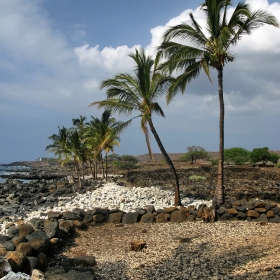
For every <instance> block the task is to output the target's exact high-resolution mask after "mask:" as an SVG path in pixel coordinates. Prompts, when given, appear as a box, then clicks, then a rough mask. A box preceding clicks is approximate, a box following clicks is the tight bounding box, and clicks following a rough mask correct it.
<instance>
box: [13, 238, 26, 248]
mask: <svg viewBox="0 0 280 280" xmlns="http://www.w3.org/2000/svg"><path fill="white" fill-rule="evenodd" d="M12 242H13V244H14V245H15V246H17V245H18V244H20V243H22V242H26V236H24V235H20V236H16V237H14V238H13V239H12Z"/></svg>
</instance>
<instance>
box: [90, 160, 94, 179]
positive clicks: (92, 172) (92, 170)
mask: <svg viewBox="0 0 280 280" xmlns="http://www.w3.org/2000/svg"><path fill="white" fill-rule="evenodd" d="M89 167H90V170H91V175H92V179H95V167H94V166H93V168H92V164H91V160H90V161H89Z"/></svg>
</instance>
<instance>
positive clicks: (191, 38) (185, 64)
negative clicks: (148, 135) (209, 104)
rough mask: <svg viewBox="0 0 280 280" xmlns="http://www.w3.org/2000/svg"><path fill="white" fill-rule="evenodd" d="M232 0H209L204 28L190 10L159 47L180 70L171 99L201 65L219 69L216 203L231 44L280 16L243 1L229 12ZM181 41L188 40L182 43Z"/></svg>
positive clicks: (171, 65) (206, 69)
mask: <svg viewBox="0 0 280 280" xmlns="http://www.w3.org/2000/svg"><path fill="white" fill-rule="evenodd" d="M230 6H232V2H231V1H230V0H206V1H205V2H204V3H203V4H202V5H201V8H202V10H203V11H204V12H205V15H206V30H205V31H204V30H203V29H202V28H201V26H200V25H199V24H198V22H197V21H196V20H195V18H194V16H193V14H192V13H190V14H189V20H190V23H182V24H179V25H176V26H173V27H171V28H169V29H168V30H167V31H166V32H165V33H164V35H163V42H162V44H161V46H160V47H159V48H158V51H159V52H158V55H157V61H158V60H159V59H160V58H161V57H164V58H165V59H166V62H164V63H163V64H162V66H161V67H162V69H167V70H169V71H170V72H171V73H172V72H173V71H180V72H181V74H180V75H178V77H177V78H176V80H175V81H174V82H173V83H172V85H171V86H170V88H169V90H168V94H167V101H168V103H169V102H170V101H171V100H172V98H173V97H174V96H175V94H176V93H177V92H178V90H181V91H182V92H184V91H185V88H186V85H187V84H188V83H189V82H190V81H191V80H193V79H195V78H197V77H198V76H199V74H200V71H201V69H203V70H204V72H205V73H206V75H207V76H208V78H209V79H210V81H211V78H210V67H211V68H214V69H216V70H217V73H218V94H219V103H220V118H219V133H220V140H219V142H220V143H219V165H218V180H217V186H216V190H215V195H214V201H213V202H214V203H215V202H216V203H217V204H219V205H221V204H223V203H224V186H223V180H224V171H223V162H224V156H223V153H224V114H225V110H224V100H223V69H224V66H225V64H226V63H228V62H232V61H233V60H234V57H233V55H232V54H231V52H230V51H231V48H232V47H233V46H235V45H236V44H237V43H238V41H239V40H240V39H241V38H242V36H243V35H245V34H248V35H249V34H251V32H252V31H253V30H255V29H257V28H259V27H260V26H262V25H264V24H269V25H273V26H276V27H278V26H279V24H278V22H277V19H276V18H275V17H274V16H273V15H271V14H269V13H267V12H265V11H262V10H256V11H251V10H250V8H249V6H248V4H246V3H244V2H240V3H239V4H238V5H237V6H236V8H235V10H234V11H233V14H232V15H231V16H229V15H228V8H229V7H230ZM174 39H175V40H177V42H175V41H173V40H174ZM181 42H186V44H182V43H181Z"/></svg>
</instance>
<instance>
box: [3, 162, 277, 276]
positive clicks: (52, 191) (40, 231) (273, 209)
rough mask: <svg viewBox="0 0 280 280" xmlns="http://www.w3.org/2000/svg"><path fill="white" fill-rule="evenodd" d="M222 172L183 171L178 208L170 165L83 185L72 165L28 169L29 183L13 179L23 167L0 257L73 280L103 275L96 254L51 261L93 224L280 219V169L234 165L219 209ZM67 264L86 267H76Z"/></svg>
mask: <svg viewBox="0 0 280 280" xmlns="http://www.w3.org/2000/svg"><path fill="white" fill-rule="evenodd" d="M215 172H216V170H215V169H213V168H210V167H199V168H188V169H184V170H179V171H178V173H179V177H180V183H181V186H182V187H181V195H182V201H183V204H184V207H180V208H176V207H172V201H173V189H172V179H170V178H172V176H169V174H168V170H161V169H157V170H150V171H139V170H135V171H129V172H127V173H125V174H124V176H123V177H122V176H112V177H111V178H110V183H105V182H104V181H102V180H92V179H90V178H88V179H85V180H82V188H79V186H78V182H77V180H76V179H75V178H73V177H71V176H67V174H69V173H67V171H65V170H60V169H57V167H53V168H47V169H46V168H45V167H43V168H42V167H40V168H38V169H37V170H36V168H33V169H32V170H31V172H30V173H31V175H30V174H25V175H24V176H27V177H28V176H29V178H31V177H32V178H33V179H34V180H33V181H31V182H29V183H22V182H21V181H20V180H18V179H14V178H15V177H19V176H22V175H23V174H20V173H18V174H16V175H13V177H14V178H13V179H11V178H10V179H8V180H7V181H6V182H5V183H2V184H0V203H1V207H0V217H1V218H0V223H1V224H2V228H1V232H2V235H1V236H0V238H1V240H0V244H1V245H0V252H1V253H0V255H1V256H6V258H7V257H8V258H10V259H13V260H14V261H13V262H15V260H19V259H20V260H21V261H22V262H23V263H21V265H22V267H21V266H20V265H19V264H18V265H17V266H14V267H12V269H13V271H14V272H18V271H21V272H27V273H28V274H31V270H33V269H37V268H38V269H40V270H43V271H45V272H46V273H45V276H44V277H46V278H45V279H56V278H55V277H56V276H54V274H56V273H58V272H59V271H60V272H59V273H58V274H59V275H60V276H59V277H65V278H57V279H71V277H72V276H70V274H71V275H72V274H73V275H76V276H77V273H83V274H84V276H83V278H84V277H89V278H85V279H97V278H96V276H95V274H94V268H93V266H94V263H95V258H94V256H90V257H87V258H85V259H83V258H80V259H75V260H73V259H72V260H71V259H70V260H68V261H67V262H66V263H67V265H66V267H65V264H63V263H62V262H60V263H59V261H58V260H57V259H56V261H55V264H56V265H57V264H58V263H59V264H60V265H61V266H62V268H63V269H62V270H61V269H60V270H59V269H57V268H56V267H55V266H56V265H55V264H52V262H49V258H50V256H52V255H53V254H57V253H58V252H59V250H61V249H62V248H63V246H64V245H65V243H64V242H63V241H65V240H71V238H73V237H75V236H76V234H77V232H79V230H84V229H86V228H87V227H88V226H91V225H98V224H99V225H102V224H104V223H109V224H113V225H122V226H123V225H129V224H134V223H140V224H151V223H154V224H164V223H176V224H184V223H188V222H194V221H197V222H198V221H207V222H209V221H214V220H215V221H220V222H223V221H247V222H249V221H254V222H257V223H261V224H263V225H265V224H267V223H280V208H279V207H278V202H279V187H280V180H279V173H275V172H273V170H261V169H256V168H255V169H248V168H247V169H244V168H243V169H242V170H241V169H235V168H231V169H228V170H227V171H226V176H225V177H226V180H225V185H226V193H227V202H226V203H225V205H223V206H222V207H220V208H219V209H212V208H211V207H210V204H211V202H210V200H211V198H212V193H213V189H214V185H215V174H216V173H215ZM193 175H195V176H196V177H194V176H193ZM27 177H25V178H27ZM190 178H195V180H194V179H190ZM202 178H203V179H202ZM21 179H22V178H21ZM240 193H242V194H243V196H242V197H240ZM244 194H247V196H244ZM264 197H265V198H266V199H263V198H264ZM268 198H269V199H270V200H268ZM203 199H205V201H204V200H203ZM218 223H219V222H218ZM23 232H24V233H23ZM30 240H31V241H30ZM34 240H35V241H34ZM33 242H34V243H33ZM34 244H35V245H34ZM38 246H39V247H38ZM38 248H40V249H38ZM1 250H2V251H1ZM7 255H8V256H7ZM27 260H28V263H29V265H28V266H27V265H26V262H27ZM32 261H33V263H32ZM13 262H12V263H13ZM68 262H70V263H71V262H74V263H76V264H77V263H82V265H79V266H77V265H76V268H74V267H71V265H69V263H68ZM24 263H25V264H24ZM20 267H21V268H20ZM69 271H72V272H70V274H69ZM73 271H74V272H73ZM63 274H65V275H64V276H62V275H63ZM48 275H49V276H48ZM87 275H88V276H87ZM76 276H75V277H76ZM48 277H50V278H48ZM57 277H58V276H57ZM67 277H68V278H67ZM69 277H70V278H69ZM73 277H74V276H73ZM32 279H35V278H34V277H33V278H32ZM40 279H42V278H40ZM73 279H74V278H73ZM76 279H77V278H76ZM105 279H106V278H105Z"/></svg>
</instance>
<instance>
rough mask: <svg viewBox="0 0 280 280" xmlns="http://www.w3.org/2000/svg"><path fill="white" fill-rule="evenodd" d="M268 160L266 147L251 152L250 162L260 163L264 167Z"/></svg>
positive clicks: (268, 155)
mask: <svg viewBox="0 0 280 280" xmlns="http://www.w3.org/2000/svg"><path fill="white" fill-rule="evenodd" d="M269 160H270V153H269V149H268V147H263V148H256V149H253V151H252V152H251V162H253V163H256V162H259V161H262V162H263V164H264V165H265V164H266V163H267V162H268V161H269Z"/></svg>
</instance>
